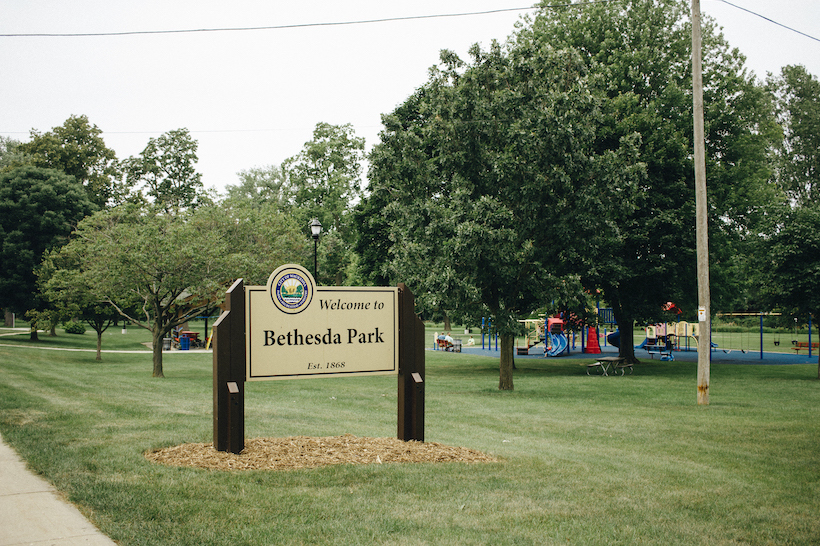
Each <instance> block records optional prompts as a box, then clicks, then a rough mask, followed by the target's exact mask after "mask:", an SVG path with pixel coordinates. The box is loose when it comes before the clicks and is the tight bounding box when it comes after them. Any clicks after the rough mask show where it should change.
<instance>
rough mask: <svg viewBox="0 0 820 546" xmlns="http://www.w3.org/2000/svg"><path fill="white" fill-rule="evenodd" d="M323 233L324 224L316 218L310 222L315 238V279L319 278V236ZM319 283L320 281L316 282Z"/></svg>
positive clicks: (312, 235)
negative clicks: (317, 256) (317, 257)
mask: <svg viewBox="0 0 820 546" xmlns="http://www.w3.org/2000/svg"><path fill="white" fill-rule="evenodd" d="M321 233H322V224H321V222H319V220H318V219H316V218H314V219H313V220H311V221H310V236H311V237H313V277H314V278H315V279H318V278H319V270H318V262H317V261H316V253H317V250H318V244H319V235H320V234H321ZM316 282H317V283H318V282H319V281H318V280H316Z"/></svg>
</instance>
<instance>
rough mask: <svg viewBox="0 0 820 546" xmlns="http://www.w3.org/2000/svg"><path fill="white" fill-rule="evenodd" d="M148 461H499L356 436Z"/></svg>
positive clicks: (251, 464)
mask: <svg viewBox="0 0 820 546" xmlns="http://www.w3.org/2000/svg"><path fill="white" fill-rule="evenodd" d="M145 457H146V458H147V459H148V460H150V461H153V462H155V463H160V464H166V465H171V466H193V467H198V468H206V469H209V470H294V469H298V468H316V467H320V466H327V465H336V464H386V463H444V462H466V463H490V462H497V461H498V459H496V458H495V457H492V456H490V455H485V454H484V453H481V452H479V451H475V450H473V449H467V448H464V447H450V446H445V445H442V444H437V443H435V442H415V441H410V442H404V441H402V440H398V439H396V438H360V437H357V436H353V435H351V434H345V435H344V436H332V437H326V438H316V437H308V436H294V437H291V438H251V439H247V440H245V449H243V450H242V453H240V454H239V455H236V454H234V453H227V452H224V451H216V450H215V449H214V446H213V443H202V444H182V445H179V446H173V447H166V448H163V449H157V450H154V451H149V452H147V453H146V454H145Z"/></svg>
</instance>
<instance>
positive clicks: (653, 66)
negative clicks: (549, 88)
mask: <svg viewBox="0 0 820 546" xmlns="http://www.w3.org/2000/svg"><path fill="white" fill-rule="evenodd" d="M550 5H551V6H554V3H550ZM690 28H691V25H690V23H689V5H688V2H685V1H683V0H660V1H648V0H625V1H623V2H611V3H600V4H594V5H586V6H583V7H581V6H571V7H569V6H568V7H566V8H561V7H547V6H545V7H544V8H543V9H542V10H541V11H540V12H539V13H538V15H537V16H536V18H535V20H534V21H533V24H532V25H531V26H530V27H524V28H523V29H522V31H521V32H520V33H519V34H518V35H517V37H516V40H517V43H519V44H529V43H549V44H552V45H554V46H555V47H562V48H568V49H572V50H574V51H577V52H579V54H580V58H581V59H582V60H583V63H584V65H585V67H586V69H587V70H588V71H589V72H590V73H592V74H597V75H599V77H601V78H602V79H603V80H604V81H605V82H606V90H605V92H606V96H607V99H608V100H607V101H606V102H605V104H604V114H603V122H602V123H603V125H604V126H605V129H603V130H601V131H599V136H598V138H599V141H598V144H597V145H599V146H608V145H610V144H609V143H610V142H611V141H612V140H613V139H619V138H623V137H624V136H628V135H631V134H634V133H638V134H639V135H640V137H641V138H640V139H639V140H638V141H637V143H638V146H639V156H638V157H639V160H640V161H641V162H643V163H644V164H645V165H646V177H645V178H644V179H643V180H642V181H641V185H640V191H639V192H637V193H635V194H634V200H633V201H632V202H631V205H632V207H631V208H630V212H629V214H627V215H624V216H620V217H614V218H612V221H613V222H614V223H615V224H616V233H617V237H616V238H614V239H613V240H611V241H610V242H609V244H607V245H599V246H597V247H595V248H594V252H593V253H592V254H587V255H586V256H585V258H586V262H583V261H580V262H579V263H578V264H577V265H576V266H575V267H576V270H577V271H578V272H579V273H580V274H581V275H582V277H583V282H584V285H585V286H586V287H587V288H589V289H596V288H597V289H601V291H602V293H603V297H604V299H605V300H606V301H608V302H609V303H610V304H611V305H612V307H613V310H614V312H615V317H616V319H617V321H618V324H619V325H623V329H622V335H623V336H624V341H623V342H622V344H621V350H622V356H626V357H628V358H630V359H634V351H633V343H632V339H631V332H632V324H633V322H634V321H635V320H646V321H653V320H658V319H661V318H663V309H664V305H665V304H666V302H668V301H674V302H676V303H677V304H678V306H679V307H680V308H682V309H684V310H686V311H688V313H689V314H690V316H694V311H695V308H696V303H695V302H696V298H695V295H696V289H695V282H694V281H695V279H696V275H695V263H696V262H695V255H694V251H695V242H694V229H693V226H694V216H695V215H694V167H693V163H692V159H691V157H692V153H693V152H692V131H693V129H692V123H693V122H692V119H693V118H692V98H691V92H690V91H689V90H690V89H691V57H690V50H691V31H690ZM703 36H704V38H703V41H704V52H703V58H704V67H703V70H704V96H705V103H706V104H707V108H706V112H705V117H706V125H707V136H706V140H707V143H706V144H707V173H708V176H709V186H710V187H709V193H710V206H711V209H710V238H711V241H712V244H711V245H710V252H711V254H712V257H711V258H710V263H711V270H712V274H711V279H712V285H713V299H714V300H717V302H718V304H720V302H721V301H723V302H724V303H725V302H727V301H728V300H729V299H730V298H731V297H732V296H734V295H736V294H737V293H738V292H740V291H742V290H740V288H741V287H742V284H741V283H742V279H743V277H742V276H740V275H738V274H737V273H738V270H739V268H738V264H737V262H736V260H735V257H736V256H737V255H739V254H740V255H742V254H743V252H742V251H739V249H738V245H739V244H740V241H741V240H742V237H743V236H744V235H745V234H747V233H748V231H749V228H750V225H751V223H752V222H754V221H759V219H760V217H759V213H760V202H761V201H764V202H765V199H764V197H763V196H764V195H766V194H767V192H769V188H768V186H767V180H768V177H769V174H770V171H769V168H768V157H767V149H768V147H769V146H770V145H771V142H772V138H774V137H775V136H776V129H775V126H774V123H773V119H772V117H771V107H770V103H769V102H768V100H767V97H766V94H765V93H764V92H763V90H762V89H761V88H760V86H758V85H756V84H755V82H754V80H753V77H752V76H751V75H749V74H747V73H746V71H745V69H744V68H743V62H744V59H743V57H742V55H740V54H739V52H737V51H736V50H732V49H731V48H729V47H728V45H727V44H726V42H725V40H724V39H723V38H722V36H721V35H720V34H719V33H718V32H717V31H716V30H715V28H714V26H713V25H712V24H711V23H709V22H708V20H707V24H706V25H704V28H703Z"/></svg>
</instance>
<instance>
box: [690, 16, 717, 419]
mask: <svg viewBox="0 0 820 546" xmlns="http://www.w3.org/2000/svg"><path fill="white" fill-rule="evenodd" d="M702 62H703V61H702V46H701V30H700V0H692V102H693V107H694V108H693V110H694V135H695V142H694V144H695V210H696V218H695V232H696V239H697V275H698V321H699V323H700V332H701V341H703V338H704V337H706V336H705V334H706V333H707V332H710V331H711V329H712V322H711V321H712V313H711V309H710V294H709V231H708V229H709V224H708V217H707V207H706V144H705V130H704V126H703V74H702ZM710 345H711V341H710V340H708V339H706V343H702V342H700V343H698V405H708V404H709V374H710V370H709V366H710V364H709V358H710V354H709V349H710Z"/></svg>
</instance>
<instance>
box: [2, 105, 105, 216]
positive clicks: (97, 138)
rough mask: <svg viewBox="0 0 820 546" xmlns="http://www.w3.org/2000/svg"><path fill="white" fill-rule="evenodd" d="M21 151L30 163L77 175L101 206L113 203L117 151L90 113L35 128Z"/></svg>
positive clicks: (96, 203)
mask: <svg viewBox="0 0 820 546" xmlns="http://www.w3.org/2000/svg"><path fill="white" fill-rule="evenodd" d="M17 151H18V152H19V153H21V154H23V155H24V156H25V157H24V158H22V160H23V161H25V162H26V163H28V164H31V165H34V166H35V167H43V168H50V169H57V170H59V171H62V172H64V173H66V174H68V175H71V176H73V177H74V178H75V179H76V180H77V181H78V182H79V183H80V184H82V186H83V187H84V188H85V190H86V193H87V195H88V198H89V199H90V200H91V202H92V203H94V204H95V205H97V207H98V208H103V207H105V206H107V205H109V204H111V203H110V202H111V199H112V198H113V197H114V183H115V180H116V179H117V178H118V177H119V163H118V161H117V155H116V153H114V150H112V149H110V148H108V147H107V146H106V145H105V142H104V141H103V138H102V130H100V129H99V128H98V127H97V126H96V125H92V124H91V123H89V121H88V117H87V116H71V117H69V118H68V119H67V120H66V121H65V123H63V125H61V126H59V127H54V128H53V129H52V130H51V131H48V132H46V133H40V132H37V131H35V130H32V131H31V140H30V141H29V142H26V143H23V144H20V145H19V146H18V149H17Z"/></svg>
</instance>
